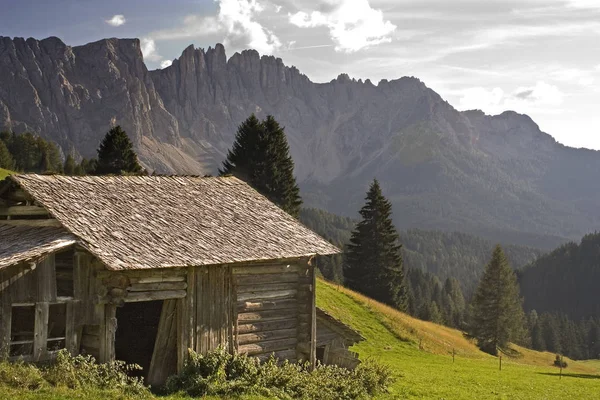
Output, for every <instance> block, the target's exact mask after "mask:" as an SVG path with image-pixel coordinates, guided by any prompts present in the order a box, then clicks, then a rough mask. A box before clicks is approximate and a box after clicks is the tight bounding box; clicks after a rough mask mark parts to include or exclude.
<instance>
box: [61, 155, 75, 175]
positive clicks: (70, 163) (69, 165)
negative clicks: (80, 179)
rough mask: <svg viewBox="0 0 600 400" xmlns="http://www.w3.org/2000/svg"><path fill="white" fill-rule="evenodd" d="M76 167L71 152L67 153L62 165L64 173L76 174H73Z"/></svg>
mask: <svg viewBox="0 0 600 400" xmlns="http://www.w3.org/2000/svg"><path fill="white" fill-rule="evenodd" d="M76 168H77V165H76V164H75V159H74V158H73V156H72V155H71V154H69V155H68V156H67V158H66V159H65V166H64V167H63V170H64V172H65V175H76V174H75V170H76Z"/></svg>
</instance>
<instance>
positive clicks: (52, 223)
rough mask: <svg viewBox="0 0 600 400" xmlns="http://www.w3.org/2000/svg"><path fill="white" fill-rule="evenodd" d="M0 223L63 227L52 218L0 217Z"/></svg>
mask: <svg viewBox="0 0 600 400" xmlns="http://www.w3.org/2000/svg"><path fill="white" fill-rule="evenodd" d="M0 225H11V226H31V227H45V226H53V227H57V228H58V227H61V226H62V225H61V223H60V222H58V220H56V219H53V218H50V219H0Z"/></svg>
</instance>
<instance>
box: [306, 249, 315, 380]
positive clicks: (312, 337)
mask: <svg viewBox="0 0 600 400" xmlns="http://www.w3.org/2000/svg"><path fill="white" fill-rule="evenodd" d="M308 263H309V265H310V274H311V286H310V290H311V292H312V293H311V302H310V308H311V323H310V359H309V361H310V365H311V367H312V368H315V366H316V365H317V274H316V273H315V266H314V265H313V263H312V262H311V261H310V260H309V262H308Z"/></svg>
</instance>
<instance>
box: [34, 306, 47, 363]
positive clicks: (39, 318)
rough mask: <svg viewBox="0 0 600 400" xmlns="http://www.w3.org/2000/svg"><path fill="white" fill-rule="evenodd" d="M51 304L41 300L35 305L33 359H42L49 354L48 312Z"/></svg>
mask: <svg viewBox="0 0 600 400" xmlns="http://www.w3.org/2000/svg"><path fill="white" fill-rule="evenodd" d="M49 310H50V305H49V304H48V303H47V302H39V303H37V304H36V305H35V325H34V334H33V359H34V361H42V360H44V359H45V357H46V355H47V354H48V314H49Z"/></svg>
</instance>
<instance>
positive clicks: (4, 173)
mask: <svg viewBox="0 0 600 400" xmlns="http://www.w3.org/2000/svg"><path fill="white" fill-rule="evenodd" d="M12 173H13V172H12V171H9V170H7V169H2V168H0V181H1V180H3V179H4V178H6V177H7V176H8V175H10V174H12Z"/></svg>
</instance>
